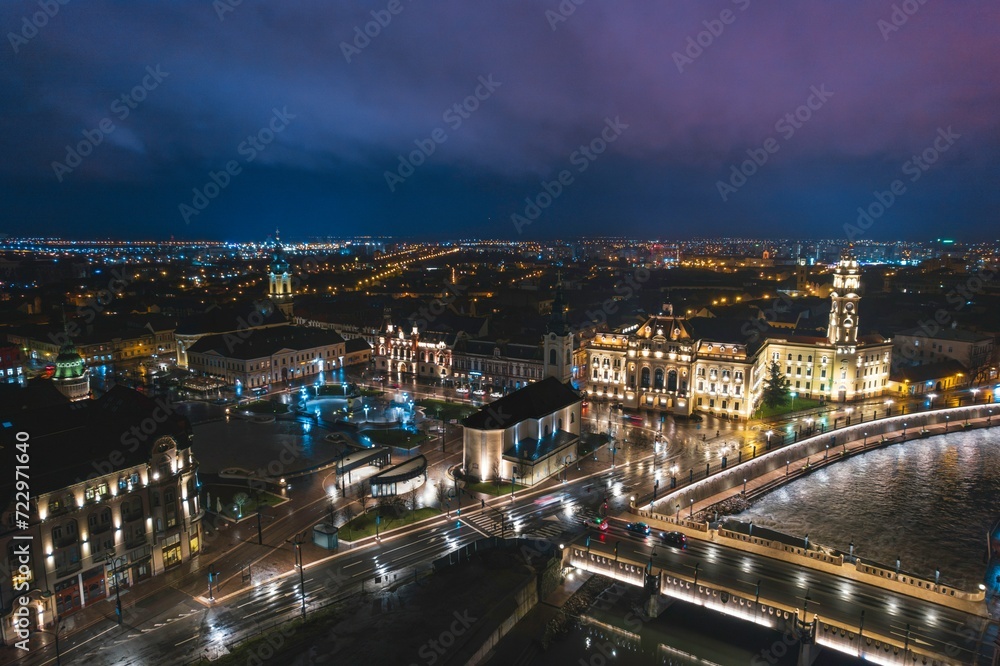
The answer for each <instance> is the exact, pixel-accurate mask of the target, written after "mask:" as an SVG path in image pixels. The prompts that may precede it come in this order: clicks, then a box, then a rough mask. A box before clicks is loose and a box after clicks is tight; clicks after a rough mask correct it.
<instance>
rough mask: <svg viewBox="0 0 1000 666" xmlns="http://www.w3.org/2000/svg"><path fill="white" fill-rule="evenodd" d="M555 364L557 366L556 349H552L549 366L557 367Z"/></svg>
mask: <svg viewBox="0 0 1000 666" xmlns="http://www.w3.org/2000/svg"><path fill="white" fill-rule="evenodd" d="M555 364H556V350H555V349H550V350H549V365H555Z"/></svg>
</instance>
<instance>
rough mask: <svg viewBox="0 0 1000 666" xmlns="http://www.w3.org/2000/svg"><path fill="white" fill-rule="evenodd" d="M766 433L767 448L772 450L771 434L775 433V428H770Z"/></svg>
mask: <svg viewBox="0 0 1000 666" xmlns="http://www.w3.org/2000/svg"><path fill="white" fill-rule="evenodd" d="M764 434H765V435H767V450H768V451H770V450H771V435H773V434H774V431H773V430H768V431H767V432H765V433H764Z"/></svg>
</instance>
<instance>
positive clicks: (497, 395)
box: [490, 391, 503, 398]
mask: <svg viewBox="0 0 1000 666" xmlns="http://www.w3.org/2000/svg"><path fill="white" fill-rule="evenodd" d="M490 397H491V398H502V397H503V393H501V392H500V391H490Z"/></svg>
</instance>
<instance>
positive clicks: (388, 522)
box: [340, 506, 441, 541]
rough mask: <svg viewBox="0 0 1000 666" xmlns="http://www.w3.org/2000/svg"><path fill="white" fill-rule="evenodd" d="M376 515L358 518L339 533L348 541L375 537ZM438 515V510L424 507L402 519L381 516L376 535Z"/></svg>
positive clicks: (370, 514) (372, 512)
mask: <svg viewBox="0 0 1000 666" xmlns="http://www.w3.org/2000/svg"><path fill="white" fill-rule="evenodd" d="M377 515H378V513H377V512H376V511H374V510H372V511H369V512H368V513H366V514H364V515H363V516H358V517H357V518H355V519H354V520H352V521H351V522H350V523H349V524H345V525H343V526H341V528H340V532H341V534H344V535H345V536H346V538H347V540H348V541H353V540H355V539H363V538H364V537H369V536H375V516H377ZM439 515H441V510H440V509H434V508H431V507H429V506H425V507H423V508H421V509H417V510H416V511H407V512H406V515H405V516H403V517H402V518H387V517H385V516H382V524H380V525H379V526H378V533H379V534H385V533H386V532H387V531H389V530H394V529H396V528H399V527H404V526H406V525H412V524H413V523H415V522H417V521H418V520H423V519H424V518H431V517H433V516H439Z"/></svg>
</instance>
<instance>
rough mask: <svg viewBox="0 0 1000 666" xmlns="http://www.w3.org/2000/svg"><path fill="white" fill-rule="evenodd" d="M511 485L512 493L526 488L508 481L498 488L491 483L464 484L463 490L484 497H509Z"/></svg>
mask: <svg viewBox="0 0 1000 666" xmlns="http://www.w3.org/2000/svg"><path fill="white" fill-rule="evenodd" d="M511 485H513V486H514V492H519V491H522V490H524V489H525V488H527V486H522V485H520V484H517V483H515V484H511V483H510V482H509V481H508V482H506V483H501V484H500V485H499V486H498V485H497V484H495V483H493V482H492V481H480V482H479V483H467V484H465V489H466V490H468V491H469V492H470V493H483V494H485V495H495V496H497V497H499V496H500V495H509V494H510V487H511Z"/></svg>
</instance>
